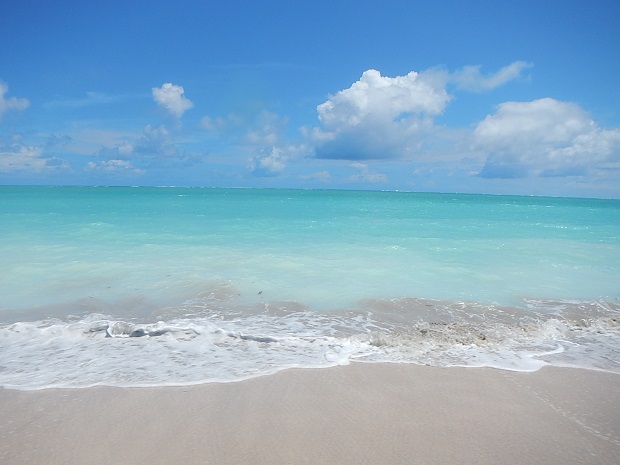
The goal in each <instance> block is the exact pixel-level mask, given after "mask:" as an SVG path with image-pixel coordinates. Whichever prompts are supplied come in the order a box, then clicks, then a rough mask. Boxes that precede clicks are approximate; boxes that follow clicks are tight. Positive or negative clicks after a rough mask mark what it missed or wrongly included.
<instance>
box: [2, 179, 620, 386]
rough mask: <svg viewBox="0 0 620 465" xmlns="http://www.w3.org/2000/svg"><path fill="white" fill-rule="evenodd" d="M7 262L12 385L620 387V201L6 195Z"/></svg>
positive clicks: (20, 190) (238, 192)
mask: <svg viewBox="0 0 620 465" xmlns="http://www.w3.org/2000/svg"><path fill="white" fill-rule="evenodd" d="M0 260H1V267H0V385H2V386H5V387H16V388H23V389H32V388H42V387H51V386H76V387H77V386H87V385H95V384H110V385H122V386H125V385H129V386H133V385H168V384H191V383H200V382H209V381H232V380H237V379H243V378H247V377H251V376H256V375H261V374H266V373H270V372H273V371H277V370H279V369H283V368H287V367H291V366H316V367H321V366H331V365H334V364H343V363H349V362H350V361H353V360H356V361H367V362H373V361H391V362H410V363H427V364H434V365H442V366H451V365H459V366H494V367H497V368H505V369H514V370H533V369H537V368H539V367H540V366H543V365H545V364H553V365H558V366H580V367H584V368H591V369H602V370H607V371H619V372H620V356H619V354H620V351H619V347H618V342H617V340H618V336H619V335H620V323H618V322H619V321H620V201H618V200H597V199H567V198H543V197H518V196H487V195H456V194H418V193H398V192H367V191H364V192H361V191H313V190H286V189H204V188H143V187H141V188H105V187H0ZM129 336H141V337H129Z"/></svg>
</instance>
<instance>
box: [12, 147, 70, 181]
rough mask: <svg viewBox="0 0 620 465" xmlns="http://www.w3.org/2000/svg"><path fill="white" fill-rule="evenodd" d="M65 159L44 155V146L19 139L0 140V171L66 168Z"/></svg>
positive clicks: (38, 170)
mask: <svg viewBox="0 0 620 465" xmlns="http://www.w3.org/2000/svg"><path fill="white" fill-rule="evenodd" d="M68 166H69V165H68V163H67V162H66V161H65V160H62V159H60V158H55V157H46V156H44V148H43V147H41V146H37V145H26V144H23V143H21V141H19V140H14V141H12V142H11V143H9V144H3V143H2V142H1V141H0V172H4V173H7V172H16V171H31V172H41V171H44V170H56V169H62V168H67V167H68Z"/></svg>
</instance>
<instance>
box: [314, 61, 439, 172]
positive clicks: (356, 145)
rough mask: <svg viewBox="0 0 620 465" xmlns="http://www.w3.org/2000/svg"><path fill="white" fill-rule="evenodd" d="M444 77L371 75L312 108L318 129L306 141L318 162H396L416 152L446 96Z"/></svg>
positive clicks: (429, 74)
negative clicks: (312, 149) (383, 160)
mask: <svg viewBox="0 0 620 465" xmlns="http://www.w3.org/2000/svg"><path fill="white" fill-rule="evenodd" d="M445 86H446V76H445V74H444V73H439V72H433V71H428V72H424V73H417V72H415V71H412V72H410V73H408V74H407V75H405V76H397V77H394V78H391V77H386V76H382V75H381V73H380V72H379V71H377V70H373V69H370V70H368V71H365V72H364V73H363V74H362V77H361V78H360V79H359V81H357V82H355V83H354V84H353V85H352V86H351V87H349V88H348V89H344V90H341V91H340V92H338V93H337V94H335V95H332V96H331V97H330V98H329V99H328V100H327V101H326V102H324V103H322V104H321V105H319V106H318V107H317V111H318V116H319V121H320V122H321V128H314V129H313V130H312V131H311V132H310V136H311V138H312V140H313V141H314V143H315V145H316V155H317V157H319V158H338V159H350V160H366V159H368V160H369V159H382V158H395V157H399V156H402V155H404V154H405V153H406V152H408V151H411V150H415V149H417V148H419V147H420V144H421V143H422V139H423V135H424V134H425V133H426V132H428V131H429V129H430V128H432V118H433V117H434V116H437V115H439V114H440V113H442V112H443V110H444V109H445V107H446V105H447V103H448V102H449V101H450V99H451V96H450V95H449V94H448V92H447V91H446V88H445Z"/></svg>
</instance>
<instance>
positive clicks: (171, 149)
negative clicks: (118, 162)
mask: <svg viewBox="0 0 620 465" xmlns="http://www.w3.org/2000/svg"><path fill="white" fill-rule="evenodd" d="M178 154H179V152H178V150H177V148H176V146H175V144H174V142H173V140H172V136H171V134H170V132H169V131H168V129H166V127H165V126H152V125H150V124H147V125H146V126H145V127H144V130H143V133H142V136H141V137H140V138H138V139H135V140H129V139H125V140H122V141H121V142H119V143H118V144H116V145H114V146H112V147H104V148H102V149H101V150H100V151H99V155H100V156H102V157H105V158H107V159H110V160H112V159H128V158H138V157H148V158H170V157H175V156H177V155H178Z"/></svg>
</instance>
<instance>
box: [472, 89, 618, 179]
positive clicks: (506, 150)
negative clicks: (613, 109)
mask: <svg viewBox="0 0 620 465" xmlns="http://www.w3.org/2000/svg"><path fill="white" fill-rule="evenodd" d="M474 141H475V144H476V146H477V148H479V149H481V150H483V151H484V152H485V153H487V154H488V157H487V159H486V163H485V165H484V167H483V169H482V171H481V172H480V176H482V177H487V178H518V177H528V176H580V175H586V174H589V173H590V172H591V171H592V170H593V169H597V167H603V166H604V165H605V164H607V163H613V162H617V161H620V129H611V130H607V129H601V128H600V127H598V126H597V125H596V123H595V122H594V121H593V120H592V119H591V118H590V115H589V114H588V113H587V112H586V111H585V110H584V109H583V108H581V107H580V106H579V105H577V104H575V103H570V102H562V101H558V100H555V99H552V98H542V99H538V100H534V101H531V102H505V103H502V104H500V105H498V107H497V111H496V112H495V113H494V114H492V115H489V116H487V117H486V118H485V119H484V120H483V121H481V122H480V123H479V124H478V125H477V127H476V129H475V131H474Z"/></svg>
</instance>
